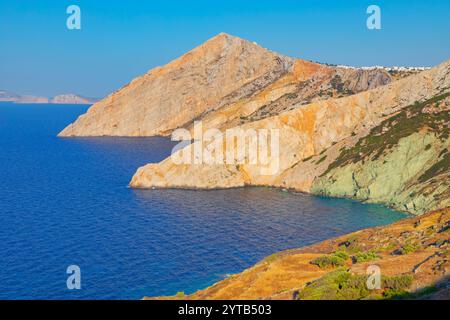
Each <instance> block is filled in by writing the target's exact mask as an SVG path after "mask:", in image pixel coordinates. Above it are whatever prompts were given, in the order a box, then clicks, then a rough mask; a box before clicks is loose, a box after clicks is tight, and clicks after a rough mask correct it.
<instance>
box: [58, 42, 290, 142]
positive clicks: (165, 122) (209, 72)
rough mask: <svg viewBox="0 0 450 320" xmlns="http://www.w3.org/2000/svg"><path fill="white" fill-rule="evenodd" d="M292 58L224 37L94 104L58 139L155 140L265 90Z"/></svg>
mask: <svg viewBox="0 0 450 320" xmlns="http://www.w3.org/2000/svg"><path fill="white" fill-rule="evenodd" d="M293 65H294V59H291V58H288V57H284V56H281V55H277V54H275V53H273V52H271V51H268V50H265V49H263V48H261V47H259V46H258V45H256V44H253V43H251V42H248V41H245V40H242V39H239V38H236V37H231V36H229V35H226V34H220V35H218V36H216V37H214V38H212V39H211V40H209V41H207V42H206V43H204V44H203V45H201V46H199V47H197V48H195V49H194V50H192V51H191V52H189V53H187V54H185V55H183V56H182V57H180V58H179V59H177V60H174V61H173V62H171V63H169V64H167V65H166V66H164V67H158V68H155V69H153V70H151V71H150V72H149V73H147V74H145V75H144V76H142V77H139V78H137V79H135V80H133V81H132V82H131V83H129V84H128V85H127V86H125V87H124V88H122V89H120V90H119V91H117V92H115V93H113V94H112V95H110V96H108V97H107V98H105V99H103V100H102V101H100V102H98V103H96V104H95V105H93V106H92V107H91V108H90V109H89V111H88V112H87V113H86V114H85V115H82V116H81V117H80V118H79V119H78V120H77V121H76V122H75V123H74V124H72V125H70V126H69V127H67V128H66V129H65V130H64V131H62V132H61V133H60V136H105V135H106V136H156V135H164V134H167V133H170V132H171V130H173V129H175V128H178V127H181V126H183V125H185V124H187V123H190V122H192V120H194V119H197V118H198V117H200V116H201V115H202V114H203V113H205V112H209V111H211V110H214V109H217V108H221V107H222V106H223V105H225V104H229V103H233V102H234V101H237V100H239V99H242V98H243V97H245V96H247V95H249V94H252V93H254V92H255V91H258V90H261V89H262V88H264V87H265V86H267V85H268V84H269V83H272V82H274V81H276V80H277V79H279V78H280V77H282V76H283V75H284V74H286V73H288V72H289V71H290V70H291V68H292V67H293Z"/></svg>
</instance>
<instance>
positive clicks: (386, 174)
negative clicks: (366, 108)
mask: <svg viewBox="0 0 450 320" xmlns="http://www.w3.org/2000/svg"><path fill="white" fill-rule="evenodd" d="M449 113H450V92H449V93H447V94H444V95H440V96H438V97H435V98H434V99H432V100H431V101H428V102H425V103H422V104H416V105H413V106H410V107H407V108H405V109H404V110H402V112H400V113H398V114H396V115H395V116H393V117H391V118H389V119H387V120H385V121H383V122H382V123H381V124H380V125H379V126H377V127H376V128H373V129H372V130H371V132H370V133H369V134H368V135H367V136H366V137H364V138H361V139H360V140H359V141H358V142H357V143H356V144H355V145H354V146H352V147H349V148H348V149H345V150H343V151H342V152H341V154H340V155H339V157H338V158H337V159H336V160H334V162H333V163H331V164H330V166H329V167H328V169H327V172H325V173H324V174H323V175H322V176H320V177H318V178H317V179H315V181H314V183H313V186H312V188H311V192H313V193H316V194H321V195H328V196H337V197H347V198H354V199H358V200H362V201H368V202H374V203H383V204H388V205H389V206H391V207H394V208H396V209H398V210H403V211H408V212H412V213H416V214H422V213H425V212H427V211H429V210H433V209H438V208H444V207H447V206H450V153H449V149H450V129H449V127H450V117H449Z"/></svg>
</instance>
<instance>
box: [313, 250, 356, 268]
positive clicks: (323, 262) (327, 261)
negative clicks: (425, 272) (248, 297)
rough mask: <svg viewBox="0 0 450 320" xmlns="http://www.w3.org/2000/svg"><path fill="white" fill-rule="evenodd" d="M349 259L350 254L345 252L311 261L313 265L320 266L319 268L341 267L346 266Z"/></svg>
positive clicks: (337, 252)
mask: <svg viewBox="0 0 450 320" xmlns="http://www.w3.org/2000/svg"><path fill="white" fill-rule="evenodd" d="M348 258H349V256H348V254H347V253H346V252H344V251H336V252H334V253H332V254H329V255H324V256H321V257H318V258H316V259H314V260H312V261H311V264H313V265H316V266H318V267H319V268H330V267H340V266H343V265H344V264H345V262H346V261H347V259H348Z"/></svg>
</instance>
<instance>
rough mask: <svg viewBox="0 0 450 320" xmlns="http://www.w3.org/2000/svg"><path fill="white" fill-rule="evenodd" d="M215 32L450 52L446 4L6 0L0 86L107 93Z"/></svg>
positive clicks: (333, 47) (324, 56)
mask: <svg viewBox="0 0 450 320" xmlns="http://www.w3.org/2000/svg"><path fill="white" fill-rule="evenodd" d="M72 4H76V5H78V6H79V7H80V8H81V30H68V29H67V27H66V19H67V17H68V16H69V15H68V14H66V8H67V7H68V6H69V5H72ZM371 4H376V5H378V6H379V7H380V8H381V23H382V29H381V30H369V29H367V27H366V19H367V17H368V16H369V15H368V14H366V9H367V7H368V6H369V5H371ZM219 32H227V33H229V34H232V35H235V36H239V37H242V38H245V39H248V40H252V41H256V42H257V43H259V44H260V45H262V46H264V47H266V48H269V49H271V50H274V51H277V52H280V53H283V54H286V55H289V56H294V57H299V58H304V59H308V60H314V61H320V62H328V63H335V64H348V65H355V66H362V65H387V66H391V65H411V66H432V65H435V64H438V63H440V62H442V61H444V60H447V59H449V58H450V1H448V0H428V1H416V0H408V1H402V0H386V1H385V0H371V1H366V0H335V1H331V0H329V1H320V0H305V1H302V0H293V1H290V0H275V1H264V0H258V1H253V0H240V1H237V0H190V1H176V0H165V1H160V0H148V1H144V0H120V1H119V0H109V1H103V0H78V1H75V0H69V1H66V0H28V1H27V0H0V89H5V90H11V91H16V92H17V93H20V94H33V95H44V96H53V95H56V94H60V93H67V92H74V93H78V94H81V95H85V96H90V97H102V96H104V95H106V94H108V93H110V92H112V91H114V90H116V89H118V88H120V87H121V86H122V85H124V84H126V83H127V82H129V81H130V80H131V79H133V78H134V77H136V76H138V75H141V74H144V73H145V72H147V71H148V70H149V69H151V68H153V67H155V66H158V65H163V64H165V63H167V62H169V61H171V60H173V59H174V58H176V57H178V56H180V55H181V54H183V53H185V52H187V51H189V50H190V49H192V48H194V47H195V46H197V45H199V44H201V43H202V42H204V41H206V40H207V39H208V38H210V37H212V36H214V35H215V34H217V33H219Z"/></svg>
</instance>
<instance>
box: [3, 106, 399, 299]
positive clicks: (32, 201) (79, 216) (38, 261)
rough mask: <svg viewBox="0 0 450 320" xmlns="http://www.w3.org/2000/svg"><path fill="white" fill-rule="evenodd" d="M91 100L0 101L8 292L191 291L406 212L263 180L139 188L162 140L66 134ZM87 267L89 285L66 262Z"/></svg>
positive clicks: (58, 295) (95, 295)
mask: <svg viewBox="0 0 450 320" xmlns="http://www.w3.org/2000/svg"><path fill="white" fill-rule="evenodd" d="M86 109H87V107H86V106H73V105H72V106H71V105H13V104H7V103H3V104H0V182H1V184H0V299H139V298H141V297H142V296H144V295H168V294H175V293H176V292H177V291H185V292H187V293H189V292H192V291H195V290H196V289H199V288H202V287H205V286H207V285H210V284H212V283H214V282H215V281H217V280H220V279H221V278H223V277H225V276H226V275H227V274H229V273H236V272H239V271H242V270H243V269H244V268H247V267H249V266H251V265H252V264H254V263H256V262H257V261H259V260H261V259H262V258H263V257H265V256H267V255H270V254H271V253H274V252H277V251H279V250H283V249H288V248H295V247H299V246H303V245H307V244H311V243H314V242H317V241H320V240H324V239H327V238H330V237H334V236H338V235H342V234H344V233H347V232H350V231H355V230H358V229H362V228H366V227H370V226H376V225H381V224H388V223H391V222H393V221H395V220H398V219H400V218H403V217H405V216H404V215H403V214H400V213H397V212H394V211H391V210H388V209H386V208H383V207H381V206H375V205H363V204H360V203H357V202H354V201H348V200H342V199H325V198H319V197H313V196H308V195H301V194H292V193H287V192H282V191H279V190H273V189H266V188H249V189H236V190H220V191H186V190H132V189H130V188H128V187H127V185H128V182H129V181H130V179H131V176H132V175H133V173H134V172H135V170H136V168H137V167H139V166H141V165H144V164H146V163H148V162H156V161H160V160H162V159H163V158H165V157H166V156H168V155H169V154H170V150H171V148H172V146H173V145H172V143H171V142H170V141H168V140H166V139H162V138H95V139H92V138H88V139H59V138H57V137H56V135H57V133H58V132H59V131H60V130H61V129H63V128H64V127H65V126H66V125H67V124H69V123H70V122H72V121H73V120H75V119H76V117H77V116H78V115H80V114H82V113H84V112H85V110H86ZM72 264H76V265H78V266H80V268H81V284H82V289H81V290H75V291H71V290H68V289H67V287H66V280H67V276H68V275H67V274H66V268H67V266H69V265H72Z"/></svg>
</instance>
